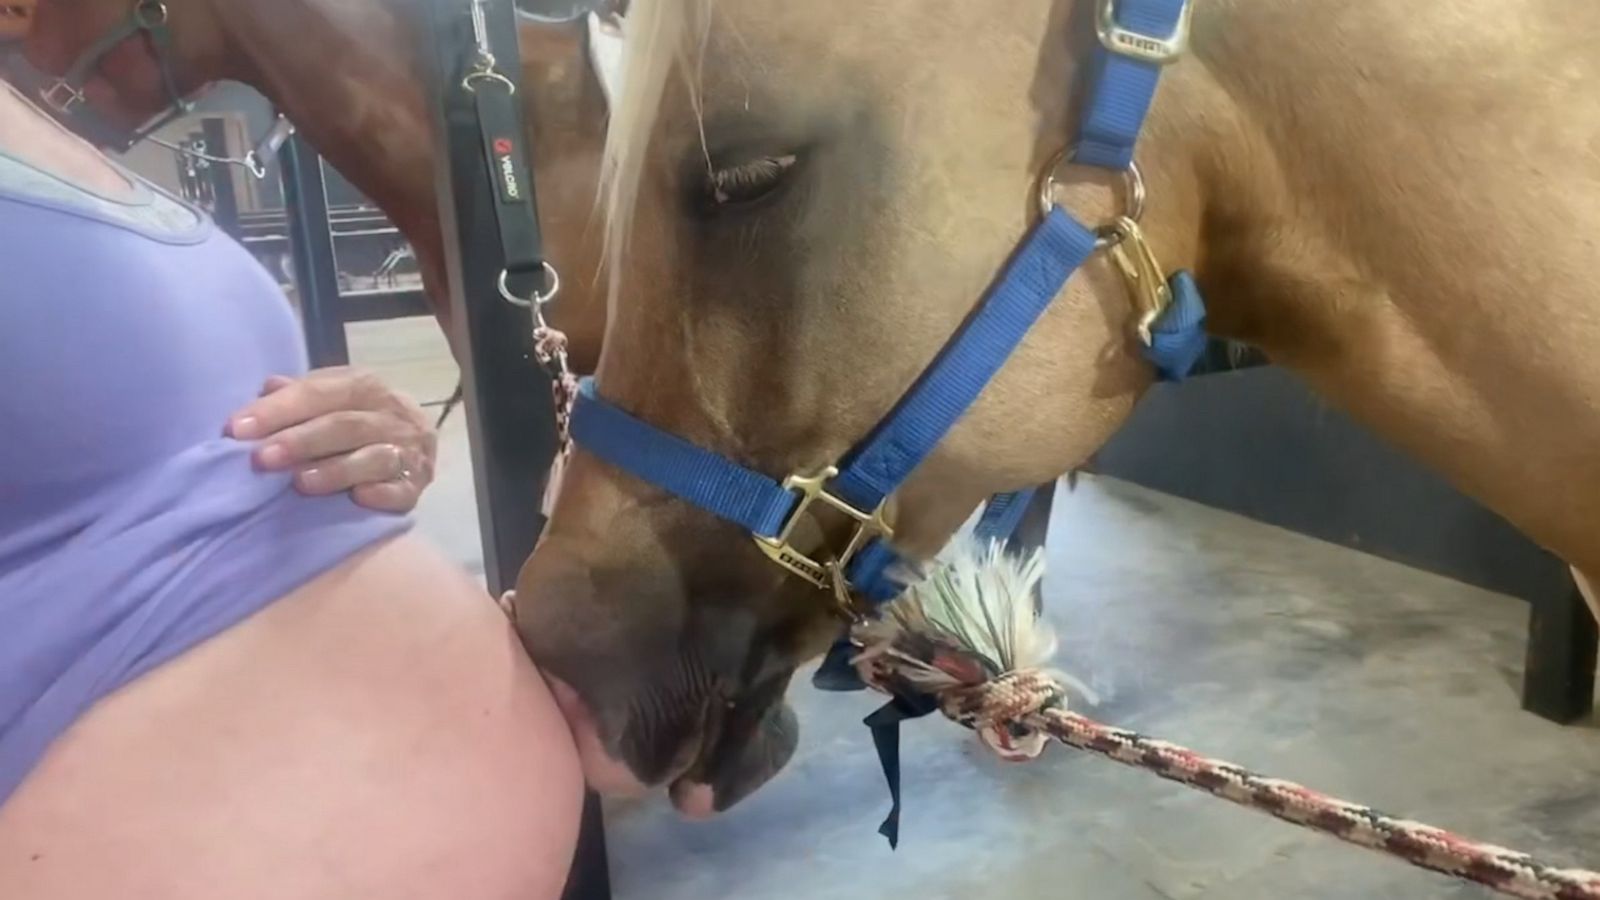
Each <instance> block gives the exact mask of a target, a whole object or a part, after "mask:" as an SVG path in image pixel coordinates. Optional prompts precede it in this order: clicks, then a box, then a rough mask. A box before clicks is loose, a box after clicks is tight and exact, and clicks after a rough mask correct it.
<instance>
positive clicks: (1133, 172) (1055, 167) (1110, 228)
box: [1039, 144, 1145, 250]
mask: <svg viewBox="0 0 1600 900" xmlns="http://www.w3.org/2000/svg"><path fill="white" fill-rule="evenodd" d="M1077 149H1078V147H1077V145H1076V144H1074V145H1072V146H1069V147H1067V148H1066V149H1064V150H1062V151H1061V152H1060V153H1057V154H1056V155H1055V157H1053V158H1052V159H1051V160H1050V164H1049V165H1048V166H1046V167H1045V170H1044V177H1043V178H1041V179H1040V181H1039V214H1040V215H1042V216H1049V215H1050V212H1051V211H1052V210H1054V209H1055V208H1056V205H1057V204H1056V189H1057V188H1059V187H1060V186H1061V181H1060V179H1058V178H1056V173H1057V172H1058V171H1059V170H1060V169H1061V168H1062V167H1063V166H1068V165H1076V164H1075V163H1072V162H1071V158H1072V155H1073V153H1074V152H1075V151H1076V150H1077ZM1122 186H1123V193H1124V195H1125V198H1126V200H1125V202H1126V204H1127V210H1126V212H1124V213H1123V214H1122V215H1119V216H1115V217H1114V218H1113V219H1112V221H1111V223H1110V224H1106V225H1101V226H1099V227H1098V228H1096V229H1095V230H1094V233H1095V241H1094V247H1095V249H1096V250H1105V249H1107V248H1109V247H1115V246H1116V245H1117V244H1120V243H1122V239H1123V237H1124V236H1125V235H1124V232H1123V231H1122V229H1120V228H1118V227H1117V221H1118V220H1121V219H1124V218H1126V219H1131V220H1132V221H1134V222H1138V221H1139V220H1140V219H1141V218H1143V217H1144V197H1145V191H1144V173H1142V172H1140V171H1139V164H1138V163H1135V162H1130V163H1128V167H1127V168H1126V169H1123V170H1122Z"/></svg>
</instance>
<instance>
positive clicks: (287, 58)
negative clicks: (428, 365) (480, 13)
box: [216, 0, 449, 332]
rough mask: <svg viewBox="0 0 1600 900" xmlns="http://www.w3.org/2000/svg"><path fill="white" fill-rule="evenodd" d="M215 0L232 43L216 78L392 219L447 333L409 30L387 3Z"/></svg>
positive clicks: (430, 164) (429, 150) (424, 114)
mask: <svg viewBox="0 0 1600 900" xmlns="http://www.w3.org/2000/svg"><path fill="white" fill-rule="evenodd" d="M216 3H217V6H218V7H219V9H218V12H217V17H218V19H219V20H220V21H221V22H222V26H223V29H224V30H225V32H226V34H227V40H228V42H229V43H230V44H231V45H232V46H231V47H230V50H231V51H232V52H230V53H229V54H227V56H228V57H229V58H230V64H229V68H230V71H228V72H226V73H223V74H222V77H227V78H230V79H233V80H237V81H240V82H242V83H244V84H247V85H249V86H250V87H252V88H254V89H255V90H257V91H258V92H260V93H261V94H262V95H263V96H265V97H266V98H267V99H268V100H269V101H270V102H271V103H272V104H273V106H274V107H275V108H276V109H277V110H278V111H279V112H281V113H282V114H284V115H286V116H287V117H288V118H289V120H290V121H292V122H293V123H294V124H295V127H296V129H297V130H298V131H299V132H300V133H301V134H303V135H304V136H305V138H306V139H307V141H308V142H309V143H310V144H311V145H312V146H314V147H316V148H317V151H318V152H319V153H320V154H321V155H322V156H323V157H324V158H325V159H327V161H328V162H329V163H331V164H332V165H333V166H334V168H336V169H338V170H339V172H340V174H342V175H344V176H345V177H346V178H347V179H348V180H349V181H350V183H351V184H353V185H354V186H355V187H356V188H357V189H358V190H360V191H361V192H362V193H363V194H365V195H366V196H367V197H368V198H370V199H371V200H372V201H373V202H374V203H376V204H377V205H378V206H379V208H381V209H382V210H383V211H384V213H385V214H386V215H387V216H388V217H389V219H390V220H391V221H393V222H394V224H395V226H396V227H397V228H398V229H399V230H400V232H401V233H402V234H403V235H405V237H406V238H407V239H408V240H409V241H410V242H411V244H412V247H413V249H414V250H415V252H416V255H417V262H418V265H419V267H420V269H421V271H422V276H423V282H424V287H425V289H426V291H427V292H428V295H429V298H430V302H431V304H432V306H433V309H434V314H435V316H436V317H437V318H438V319H439V321H440V322H441V324H444V325H445V326H446V331H447V332H448V314H449V304H448V303H446V302H445V301H444V300H443V299H442V298H443V296H444V294H443V292H444V289H445V286H444V280H443V277H442V275H443V272H442V248H441V246H440V225H439V218H438V213H437V200H436V197H435V194H434V161H433V154H434V151H433V129H432V126H431V123H430V121H429V116H428V110H427V105H426V102H425V99H424V92H423V85H422V83H421V82H420V80H419V79H418V78H417V77H416V74H415V66H414V65H413V62H414V61H413V60H412V59H411V58H410V48H411V46H412V44H413V37H412V35H411V34H410V33H409V31H407V30H406V29H405V28H404V26H403V23H402V22H401V21H399V19H398V18H397V16H396V15H395V13H394V12H393V8H392V7H389V6H378V7H377V8H375V9H361V10H351V9H350V6H358V7H365V6H367V5H368V4H351V5H349V6H346V7H345V8H343V9H340V8H339V5H340V3H339V2H330V0H279V2H274V3H271V4H261V3H259V0H216ZM264 7H270V10H267V9H264ZM357 13H359V15H357ZM334 61H337V63H336V64H334Z"/></svg>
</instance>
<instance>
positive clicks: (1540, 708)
mask: <svg viewBox="0 0 1600 900" xmlns="http://www.w3.org/2000/svg"><path fill="white" fill-rule="evenodd" d="M1528 607H1529V611H1528V652H1527V656H1526V658H1525V659H1524V662H1523V669H1522V708H1523V709H1525V710H1527V711H1529V712H1531V713H1533V714H1535V715H1538V716H1542V717H1544V718H1546V719H1549V720H1551V721H1552V722H1557V723H1559V724H1562V725H1566V724H1570V723H1572V722H1575V721H1577V720H1578V719H1581V718H1583V717H1585V716H1587V715H1588V714H1589V712H1590V711H1591V710H1593V709H1594V681H1595V651H1596V646H1597V644H1600V627H1597V626H1596V624H1595V620H1594V614H1593V613H1591V612H1590V611H1589V605H1588V604H1587V603H1585V602H1584V599H1583V594H1582V593H1581V592H1579V590H1578V585H1577V584H1576V583H1575V582H1574V583H1570V584H1569V586H1568V588H1567V590H1565V591H1563V592H1559V593H1550V594H1546V595H1545V596H1542V597H1532V598H1530V599H1529V601H1528Z"/></svg>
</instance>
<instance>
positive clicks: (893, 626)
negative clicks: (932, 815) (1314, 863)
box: [855, 549, 1600, 900]
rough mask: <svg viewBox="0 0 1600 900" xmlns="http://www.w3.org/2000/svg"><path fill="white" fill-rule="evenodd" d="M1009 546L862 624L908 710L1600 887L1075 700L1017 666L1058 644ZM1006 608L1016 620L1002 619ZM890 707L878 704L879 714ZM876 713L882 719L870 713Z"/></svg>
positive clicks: (1492, 869)
mask: <svg viewBox="0 0 1600 900" xmlns="http://www.w3.org/2000/svg"><path fill="white" fill-rule="evenodd" d="M984 552H985V553H988V554H998V552H999V551H998V550H997V549H996V550H992V551H984ZM997 559H998V557H997V556H996V555H988V556H987V557H986V558H985V560H984V561H983V562H982V563H980V564H979V566H987V567H991V568H996V569H1000V570H1002V571H1001V573H1000V574H999V575H998V576H993V575H990V574H988V573H986V572H984V571H979V572H978V574H977V575H976V576H974V575H971V574H970V572H969V574H967V575H957V576H955V577H946V576H944V575H942V574H941V573H935V575H934V577H932V578H930V579H928V581H927V582H925V584H926V585H931V589H923V588H922V587H921V586H912V587H911V588H910V589H909V590H908V593H907V595H906V596H905V597H903V598H902V599H901V600H898V601H896V602H895V603H894V604H891V605H890V607H889V609H888V610H887V611H886V613H885V615H884V617H883V618H882V619H879V620H874V621H871V622H865V623H861V624H858V626H857V628H856V629H855V639H856V643H857V645H858V646H860V647H862V648H864V649H863V650H862V652H861V653H860V654H858V656H857V657H856V660H855V662H856V665H857V667H858V670H859V671H860V673H861V676H862V678H863V680H865V681H866V682H867V683H868V684H869V685H871V686H872V687H873V688H874V689H875V690H878V691H880V692H882V693H885V694H888V695H889V696H891V697H893V698H895V699H894V702H893V703H892V704H891V707H896V708H898V709H900V710H904V711H906V712H902V713H901V714H900V715H899V716H898V718H900V719H903V718H911V717H915V716H917V715H922V714H925V713H927V712H931V711H933V710H935V709H937V710H938V711H940V712H942V713H944V715H945V716H946V717H947V718H949V719H951V720H952V721H954V722H956V723H957V724H960V725H963V726H965V727H967V728H970V729H972V730H974V731H975V732H977V734H978V736H979V737H980V738H981V739H982V742H983V743H984V744H985V745H987V746H988V747H989V748H990V749H992V750H994V751H995V752H997V753H999V754H1000V755H1001V756H1002V757H1004V758H1006V759H1008V760H1019V759H1032V758H1035V757H1037V756H1038V755H1039V754H1040V753H1042V752H1043V751H1044V749H1045V745H1046V743H1047V739H1049V738H1054V739H1055V740H1057V741H1060V742H1061V743H1063V744H1066V745H1068V746H1071V747H1076V748H1078V749H1080V750H1087V751H1089V752H1091V753H1095V754H1098V755H1100V756H1103V757H1105V758H1107V759H1111V760H1114V761H1116V762H1119V763H1122V764H1123V765H1127V766H1132V767H1134V768H1137V769H1143V770H1145V771H1147V772H1151V773H1153V774H1155V775H1156V776H1157V777H1159V778H1163V779H1166V780H1168V781H1174V782H1177V783H1179V784H1184V785H1188V786H1189V787H1192V788H1195V789H1196V790H1200V791H1204V792H1206V793H1208V794H1210V795H1212V796H1214V797H1220V798H1222V799H1224V800H1227V801H1229V802H1232V803H1235V804H1238V805H1240V806H1243V807H1247V808H1249V809H1253V810H1256V811H1257V812H1262V813H1266V814H1267V815H1270V816H1273V817H1275V818H1278V819H1282V820H1283V821H1286V822H1291V823H1293V824H1295V825H1299V826H1302V827H1304V828H1309V829H1311V830H1313V831H1319V832H1321V833H1323V834H1327V835H1331V836H1333V837H1336V838H1338V839H1340V840H1342V841H1345V842H1348V843H1351V844H1355V845H1357V846H1360V847H1366V848H1368V849H1370V850H1376V851H1379V852H1381V853H1385V854H1388V855H1390V856H1394V857H1396V858H1399V859H1402V860H1404V861H1406V862H1409V863H1411V864H1412V865H1414V866H1418V867H1421V868H1424V869H1429V870H1432V871H1435V872H1440V873H1443V874H1446V875H1451V876H1454V877H1456V878H1460V879H1463V880H1466V881H1472V882H1477V883H1478V884H1482V885H1484V886H1486V887H1489V888H1491V889H1493V890H1495V891H1497V892H1499V893H1502V894H1508V895H1511V896H1514V897H1524V898H1528V900H1600V873H1597V872H1591V871H1586V870H1583V869H1562V868H1557V867H1555V866H1552V865H1550V864H1548V863H1546V862H1542V861H1540V860H1537V859H1534V858H1533V857H1532V856H1529V855H1528V854H1526V853H1520V852H1518V851H1515V850H1508V849H1506V848H1504V847H1499V846H1495V845H1493V844H1486V843H1482V842H1479V841H1474V840H1471V839H1468V838H1465V837H1462V836H1460V835H1457V834H1453V833H1451V832H1449V831H1446V830H1444V829H1442V828H1436V827H1434V826H1432V825H1426V824H1423V823H1421V822H1416V821H1412V820H1409V819H1402V818H1397V817H1395V816H1391V815H1388V814H1386V813H1382V812H1379V811H1377V810H1375V809H1373V808H1371V807H1367V806H1362V805H1360V804H1357V803H1351V802H1349V801H1347V800H1339V799H1337V798H1334V797H1330V796H1328V795H1326V794H1323V793H1320V792H1318V791H1314V790H1311V789H1310V788H1307V787H1304V786H1302V785H1299V784H1296V783H1294V782H1292V781H1284V780H1282V779H1278V778H1268V777H1266V776H1264V775H1258V774H1256V773H1254V772H1251V771H1250V770H1248V769H1246V768H1244V767H1243V766H1239V765H1237V764H1234V763H1231V762H1226V761H1224V760H1220V759H1213V758H1211V757H1208V756H1203V755H1201V754H1199V753H1196V752H1195V751H1193V750H1190V749H1188V748H1186V747H1181V746H1179V745H1177V744H1172V743H1169V742H1167V741H1161V740H1157V739H1155V738H1151V737H1146V736H1145V735H1142V734H1139V733H1137V732H1134V731H1129V730H1126V729H1122V728H1114V727H1112V726H1110V725H1105V724H1102V723H1100V722H1096V721H1094V720H1092V719H1089V718H1087V717H1085V716H1082V715H1079V714H1078V713H1075V712H1071V711H1069V710H1068V709H1067V692H1066V688H1065V686H1064V684H1063V681H1062V680H1061V679H1060V678H1058V677H1057V676H1054V675H1052V674H1049V673H1047V672H1045V671H1043V670H1042V669H1040V668H1038V667H1037V666H1038V664H1040V663H1042V662H1043V660H1042V659H1039V658H1034V659H1023V660H1021V663H1022V665H1021V666H1019V667H1018V668H1017V669H1016V670H1014V671H1012V670H1010V668H1009V664H1010V663H1012V662H1014V661H1015V660H1014V657H1015V656H1020V655H1023V654H1022V652H1021V651H1018V650H1017V649H1016V648H1018V647H1030V646H1043V645H1045V644H1053V638H1050V637H1048V636H1045V637H1039V638H1036V637H1035V636H1034V635H1033V634H1031V632H1032V631H1033V630H1034V629H1035V628H1039V629H1041V630H1042V629H1045V628H1047V626H1043V625H1034V624H1031V622H1032V619H1033V617H1032V616H1031V615H1029V616H1027V617H1026V619H1027V620H1028V622H1029V624H1016V623H1023V622H1024V618H1022V617H1015V618H1008V617H1013V616H1016V614H1017V613H1019V612H1020V607H1017V606H1015V604H1020V603H1022V602H1030V603H1031V600H1027V601H1025V600H1024V597H1025V596H1026V594H1027V593H1028V592H1027V590H1026V589H1027V588H1031V586H1032V584H1034V583H1036V576H1033V577H1026V576H1025V577H1018V578H1015V579H1011V580H1008V578H1009V577H1010V576H1008V575H1006V573H1005V571H1004V569H1005V568H1006V567H1007V566H1010V565H1012V564H1011V563H1009V562H1006V561H1004V560H999V561H997ZM971 568H975V567H969V569H971ZM974 585H976V587H975V588H974ZM951 598H955V599H954V600H953V601H952V599H951ZM997 598H998V599H997ZM952 610H953V611H954V612H953V613H952ZM995 622H1001V623H1004V624H1003V625H1002V626H1001V627H1000V628H999V629H996V628H995V627H994V625H993V624H992V623H995ZM952 623H953V624H952ZM984 623H989V624H988V625H987V626H985V624H984ZM988 634H999V635H1000V636H999V637H995V638H991V637H988V636H986V635H988ZM1017 635H1021V637H1018V636H1017ZM1008 657H1012V659H1008ZM995 673H999V674H995ZM886 709H887V708H886ZM883 712H884V711H880V712H879V713H876V714H874V716H875V717H879V718H880V721H881V717H882V716H883ZM890 718H894V717H893V716H891V717H890ZM868 724H873V718H872V717H869V719H868ZM880 727H881V726H880ZM875 737H877V735H876V734H875ZM891 740H893V741H897V738H891ZM890 769H891V760H889V759H886V760H885V772H886V773H888V774H889V778H890V790H891V793H892V794H893V795H894V796H895V804H896V805H895V810H894V811H893V812H891V814H890V818H889V819H888V820H886V821H885V824H884V828H883V829H881V830H882V831H883V833H884V834H885V836H886V837H889V839H890V841H891V844H893V843H894V842H895V841H896V839H897V835H896V833H895V831H894V829H895V828H896V827H897V825H898V813H899V783H898V775H899V764H898V759H894V760H892V769H893V771H892V773H891V772H890Z"/></svg>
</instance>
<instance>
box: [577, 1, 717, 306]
mask: <svg viewBox="0 0 1600 900" xmlns="http://www.w3.org/2000/svg"><path fill="white" fill-rule="evenodd" d="M714 2H715V0H632V2H631V3H630V4H629V8H628V12H627V19H626V21H625V24H624V25H623V34H624V46H623V51H622V59H621V67H620V71H619V73H618V81H619V82H620V84H619V89H618V90H617V93H616V97H615V99H614V101H613V105H612V107H611V117H610V120H609V122H608V124H607V128H606V145H605V152H604V155H603V156H602V158H601V163H600V193H599V198H598V199H599V203H600V205H601V207H602V209H603V210H604V213H605V223H606V228H605V243H604V248H603V251H602V259H603V260H604V261H605V262H606V263H607V264H610V265H609V269H610V272H611V285H612V290H613V293H614V292H615V290H616V286H617V283H618V277H619V276H618V273H619V272H620V271H621V266H620V265H616V264H615V263H617V262H618V261H620V260H621V259H622V258H623V257H624V256H625V255H626V253H627V249H628V235H629V233H630V232H631V231H632V225H633V216H634V210H635V207H636V206H637V204H638V200H639V187H640V182H641V181H642V179H643V177H644V163H645V158H646V157H647V156H648V154H649V146H650V135H651V133H652V132H653V131H654V129H655V124H656V117H657V116H658V114H659V113H660V111H661V102H662V98H663V96H664V93H665V89H666V84H667V78H668V76H669V75H670V74H671V72H672V69H673V65H674V64H675V63H677V62H680V61H687V59H688V57H689V55H690V53H691V52H692V51H695V50H697V49H698V48H700V47H701V46H702V43H703V40H704V36H705V33H706V30H707V28H708V26H709V23H710V14H711V6H712V4H713V3H714ZM695 68H696V67H695V66H693V65H685V67H684V70H685V71H686V72H692V71H694V69H695ZM691 96H694V97H698V91H697V90H694V89H692V90H691ZM696 102H697V105H698V101H696Z"/></svg>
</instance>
